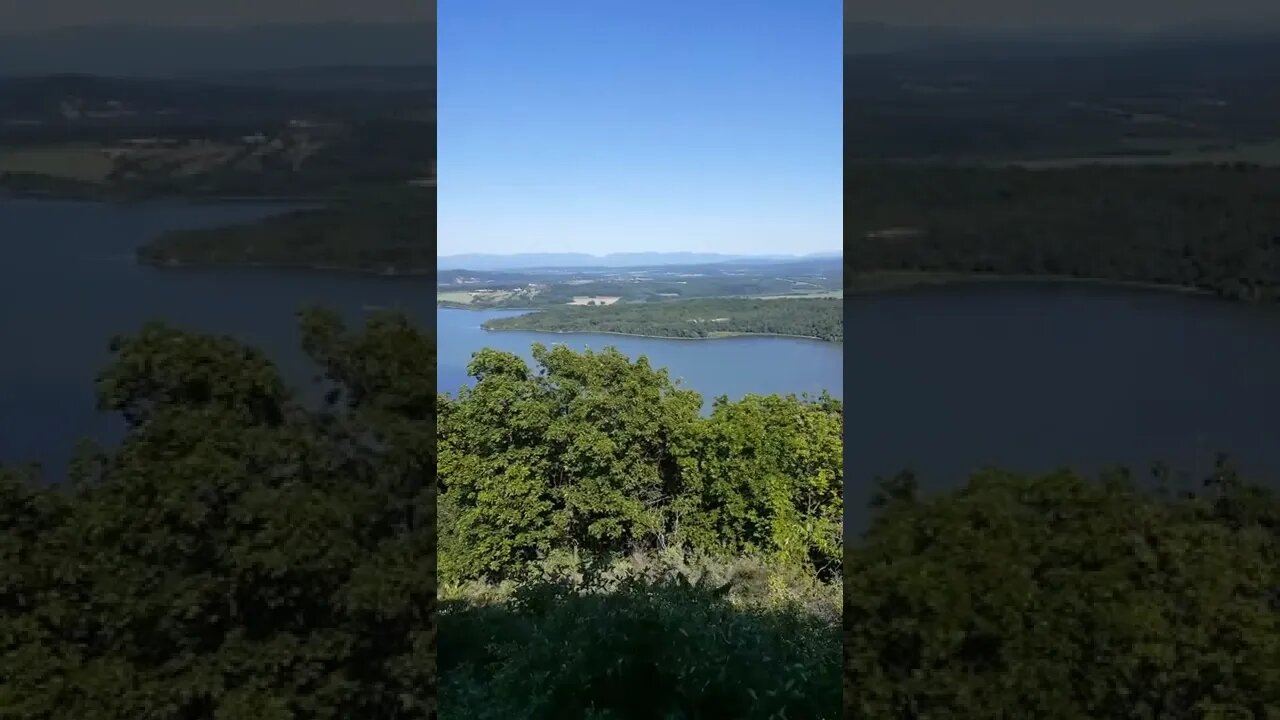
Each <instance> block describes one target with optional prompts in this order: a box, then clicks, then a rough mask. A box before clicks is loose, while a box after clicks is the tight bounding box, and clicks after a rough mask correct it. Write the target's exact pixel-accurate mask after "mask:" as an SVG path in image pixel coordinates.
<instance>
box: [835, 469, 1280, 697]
mask: <svg viewBox="0 0 1280 720" xmlns="http://www.w3.org/2000/svg"><path fill="white" fill-rule="evenodd" d="M909 485H910V483H898V484H897V486H898V487H904V488H905V487H907V486H909ZM1241 492H1244V491H1243V490H1242V491H1241ZM888 494H889V495H890V496H894V497H895V499H892V500H890V501H889V503H888V504H887V505H886V506H885V507H884V509H883V510H882V511H881V514H880V516H879V517H878V518H877V521H876V523H875V524H874V526H873V528H872V530H871V532H870V533H869V535H868V537H867V538H866V540H865V542H864V543H862V544H861V545H859V546H857V547H853V548H850V550H849V552H848V554H847V556H846V564H845V567H846V572H847V574H846V580H845V610H844V614H845V647H846V653H847V654H846V660H845V683H846V693H847V697H848V698H849V699H848V702H849V703H850V705H849V707H848V708H847V712H851V713H853V714H856V715H865V716H874V717H898V716H907V715H912V714H914V715H915V716H931V715H934V714H937V713H946V714H959V715H961V716H965V717H972V716H977V715H981V714H983V713H984V712H985V711H986V709H989V708H992V707H998V708H1035V710H1036V714H1037V715H1040V716H1046V717H1052V718H1078V717H1089V718H1117V719H1119V718H1134V717H1150V718H1162V717H1196V718H1207V717H1236V716H1239V717H1269V716H1270V715H1268V713H1273V714H1274V713H1276V712H1280V672H1277V671H1276V670H1275V669H1274V668H1277V667H1280V615H1278V614H1277V612H1276V608H1275V607H1274V605H1273V600H1272V598H1273V595H1274V592H1275V589H1276V588H1277V587H1280V569H1278V567H1280V566H1277V565H1276V564H1275V562H1274V558H1275V551H1276V547H1277V542H1278V541H1280V537H1277V536H1276V535H1275V534H1274V531H1273V530H1268V529H1266V526H1265V525H1262V524H1254V525H1242V524H1233V523H1232V522H1229V521H1224V519H1223V518H1221V517H1218V516H1216V514H1215V513H1216V512H1217V509H1216V508H1220V507H1221V503H1220V502H1207V501H1206V500H1202V499H1189V500H1188V499H1182V500H1176V501H1169V500H1161V499H1159V498H1154V497H1150V496H1148V495H1146V494H1144V493H1142V492H1140V491H1138V490H1137V489H1136V488H1135V486H1133V485H1132V484H1131V483H1129V482H1127V481H1125V480H1124V478H1123V477H1112V478H1110V479H1108V480H1106V481H1104V482H1098V483H1094V482H1089V481H1086V480H1083V479H1081V478H1078V477H1076V476H1075V475H1072V474H1070V473H1057V474H1054V475H1049V476H1046V477H1040V478H1026V477H1021V476H1017V475H1011V474H1007V473H1002V472H996V471H987V472H983V473H978V474H976V475H975V476H974V477H973V478H972V479H971V480H970V483H969V485H968V486H967V487H966V488H965V489H963V490H961V491H959V492H957V493H954V494H952V495H948V496H943V497H937V498H930V499H919V498H917V499H914V500H911V499H907V498H906V495H905V493H903V492H898V491H896V490H894V489H892V488H891V489H890V490H889V491H888ZM1255 497H1257V496H1255ZM1254 512H1255V513H1257V514H1258V515H1261V516H1269V517H1270V518H1274V517H1276V516H1277V512H1280V506H1277V505H1276V503H1275V500H1274V499H1270V500H1267V501H1266V502H1265V503H1261V504H1259V505H1256V506H1255V507H1254ZM1272 527H1274V526H1272ZM1223 713H1225V715H1224V714H1223Z"/></svg>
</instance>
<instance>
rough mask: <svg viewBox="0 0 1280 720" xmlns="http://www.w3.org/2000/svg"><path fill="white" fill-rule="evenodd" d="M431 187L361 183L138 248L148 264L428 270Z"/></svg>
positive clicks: (178, 232) (164, 237)
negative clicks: (322, 202)
mask: <svg viewBox="0 0 1280 720" xmlns="http://www.w3.org/2000/svg"><path fill="white" fill-rule="evenodd" d="M433 227H435V192H434V191H427V190H426V189H421V188H414V187H408V186H404V187H396V188H376V187H375V188H366V189H364V190H362V191H360V192H358V193H357V192H352V193H348V194H346V195H345V196H344V197H342V198H341V199H340V200H337V201H335V202H333V203H331V204H329V205H327V206H325V207H322V208H312V209H304V210H294V211H291V212H287V213H282V214H280V215H274V216H271V217H268V218H265V219H263V220H258V221H254V222H248V223H242V224H238V225H231V226H225V227H216V228H204V229H196V230H190V229H187V230H174V231H170V232H167V233H164V234H162V235H160V236H159V237H157V238H155V239H154V240H152V241H151V242H148V243H147V244H145V245H143V246H141V247H140V248H139V249H138V258H139V260H140V261H142V262H144V263H148V264H154V265H165V264H179V265H195V266H244V265H268V266H286V267H319V268H336V269H344V270H359V271H365V272H386V271H392V272H397V273H428V272H431V271H433V270H434V268H435V251H434V246H433V244H432V243H431V242H430V239H431V238H430V233H429V232H428V230H426V228H433Z"/></svg>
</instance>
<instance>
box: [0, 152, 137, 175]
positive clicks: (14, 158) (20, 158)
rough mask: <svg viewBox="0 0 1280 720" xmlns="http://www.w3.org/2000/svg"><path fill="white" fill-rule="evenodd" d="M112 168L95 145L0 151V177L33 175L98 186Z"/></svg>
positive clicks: (111, 164)
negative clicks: (9, 174)
mask: <svg viewBox="0 0 1280 720" xmlns="http://www.w3.org/2000/svg"><path fill="white" fill-rule="evenodd" d="M114 168H115V160H114V159H113V158H112V157H111V155H110V154H109V151H108V150H107V149H106V148H104V147H102V146H101V145H96V144H74V145H45V146H33V147H19V148H4V149H0V174H3V173H6V172H13V173H35V174H40V175H48V176H51V177H58V178H67V179H70V180H79V181H82V182H91V183H100V182H103V181H105V180H106V179H107V176H108V175H110V174H111V171H112V170H113V169H114Z"/></svg>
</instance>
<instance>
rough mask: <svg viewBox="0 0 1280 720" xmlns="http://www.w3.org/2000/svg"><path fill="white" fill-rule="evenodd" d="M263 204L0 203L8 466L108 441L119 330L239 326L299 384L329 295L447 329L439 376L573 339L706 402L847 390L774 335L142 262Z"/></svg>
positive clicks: (418, 290) (334, 301) (830, 366)
mask: <svg viewBox="0 0 1280 720" xmlns="http://www.w3.org/2000/svg"><path fill="white" fill-rule="evenodd" d="M280 210H281V207H280V206H264V205H262V204H243V205H234V204H217V205H201V206H192V205H182V204H173V205H143V206H132V207H119V206H108V205H93V204H84V203H71V202H35V201H10V200H0V248H3V253H4V254H3V259H4V262H3V264H0V343H3V345H2V346H0V460H2V461H5V462H41V463H43V464H44V465H45V466H46V468H47V475H49V476H51V477H57V476H58V475H60V474H61V472H62V469H63V468H64V467H65V463H66V458H67V457H68V454H69V451H70V449H71V447H72V445H73V443H74V441H75V439H77V438H80V437H89V438H94V439H97V440H101V441H111V440H112V439H114V438H116V437H118V436H119V433H120V432H121V430H122V428H121V424H120V421H119V419H118V418H117V417H116V416H114V415H111V414H106V413H99V412H97V411H96V410H95V408H94V397H95V395H94V388H93V381H94V377H95V375H96V374H97V373H98V372H99V371H100V370H101V369H102V368H103V367H104V366H105V365H106V363H107V362H108V361H109V359H110V355H109V353H108V351H107V346H108V343H109V341H110V338H111V337H112V336H113V335H116V334H122V333H133V332H136V331H137V330H138V329H139V328H140V327H141V326H142V324H143V323H145V322H147V321H148V320H164V321H167V322H170V323H172V324H175V325H178V326H180V327H183V328H189V329H193V330H199V331H204V332H214V333H223V334H229V335H233V336H234V337H236V338H237V339H240V340H242V341H244V342H247V343H250V344H253V345H256V346H258V347H261V348H263V349H264V350H266V351H267V352H268V353H269V354H270V355H271V357H272V358H273V359H274V360H276V361H277V363H279V364H280V365H281V367H282V369H283V371H284V372H285V375H286V377H288V378H289V379H290V380H291V381H292V382H293V383H294V384H295V385H296V386H303V387H305V386H306V385H307V383H308V381H309V378H310V377H311V375H312V374H313V372H314V368H312V367H311V366H310V365H309V364H308V363H307V361H306V359H305V358H304V356H303V355H302V353H301V351H300V350H299V348H298V333H297V326H296V322H295V316H296V312H297V311H298V310H299V309H301V308H303V307H305V306H308V305H314V304H323V305H326V306H328V307H331V308H333V309H335V310H339V311H340V312H342V313H343V314H344V315H346V316H347V318H348V319H349V321H351V322H353V323H358V322H359V321H360V319H361V317H362V316H363V315H365V314H366V313H367V312H368V311H369V310H370V309H375V308H392V309H398V310H402V311H404V312H406V313H407V314H409V315H410V316H411V317H413V318H414V319H415V320H417V321H418V322H420V323H421V324H423V325H424V326H425V325H430V324H431V323H432V322H433V321H438V322H439V323H440V335H439V358H440V369H439V381H440V384H441V387H442V388H443V389H449V390H456V388H457V387H458V386H459V385H461V384H462V383H464V382H467V381H468V379H467V377H466V370H465V368H466V364H467V362H468V360H469V359H470V355H471V353H472V352H474V351H475V350H478V349H480V348H481V347H483V346H486V345H487V346H492V347H497V348H500V349H504V350H511V351H514V352H518V353H520V354H521V355H524V356H525V357H526V358H527V357H528V356H529V348H530V346H531V345H532V344H533V342H535V341H539V340H540V341H542V342H543V343H545V344H552V343H555V342H565V343H568V344H570V345H571V346H573V347H575V348H581V347H583V346H587V345H589V346H591V347H593V348H602V347H604V346H605V345H613V346H616V347H618V348H619V349H620V350H622V351H623V352H626V353H628V354H632V355H638V354H646V355H648V356H649V359H650V360H651V361H652V362H653V363H654V364H655V365H661V366H667V367H669V368H670V369H671V371H672V374H673V375H674V376H676V377H679V378H681V379H683V381H684V383H685V385H686V386H688V387H691V388H693V389H695V390H698V391H700V392H702V393H703V394H704V396H706V397H708V399H709V398H710V397H711V396H714V395H718V394H722V393H723V394H728V395H730V396H733V397H740V396H741V395H743V394H745V393H748V392H754V393H771V392H796V393H800V392H804V391H809V392H813V393H817V392H818V391H820V390H822V389H827V390H829V391H831V392H832V394H835V395H837V396H838V395H839V394H840V391H841V387H840V385H841V362H842V358H841V347H840V346H839V345H835V344H828V343H818V342H809V341H798V340H793V339H781V338H768V339H766V338H752V339H733V340H717V341H706V342H690V341H674V340H670V341H669V340H652V339H644V338H626V337H620V336H610V335H583V336H579V335H548V334H538V333H524V332H511V333H506V332H502V333H497V332H493V333H490V332H485V331H482V330H480V329H479V325H480V323H481V322H482V321H483V320H484V319H485V318H486V317H488V316H489V314H486V313H474V312H467V311H447V310H446V311H436V312H435V314H431V313H432V311H435V310H436V306H435V291H434V288H433V287H432V286H431V283H430V281H429V280H426V279H421V278H383V277H372V276H358V275H349V274H324V273H312V272H288V271H279V270H217V271H212V270H208V271H206V270H201V271H196V270H182V271H175V270H159V269H154V268H148V267H144V266H140V265H138V264H137V263H136V262H135V261H134V251H135V249H136V248H137V247H138V246H139V245H141V244H143V243H145V242H146V241H147V240H149V239H150V238H152V237H154V236H155V235H156V234H158V233H160V232H163V231H165V230H168V229H173V228H186V227H205V226H214V225H221V224H226V223H231V222H240V221H245V220H251V219H254V218H258V217H263V216H266V215H270V214H273V213H277V212H280Z"/></svg>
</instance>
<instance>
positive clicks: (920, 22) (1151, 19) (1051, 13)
mask: <svg viewBox="0 0 1280 720" xmlns="http://www.w3.org/2000/svg"><path fill="white" fill-rule="evenodd" d="M844 20H845V22H846V23H849V22H883V23H890V24H895V25H914V26H932V27H949V28H958V29H975V30H986V29H990V30H1063V29H1065V30H1083V31H1106V30H1111V31H1115V30H1121V31H1131V32H1151V31H1160V30H1166V29H1176V28H1179V27H1183V26H1187V25H1197V24H1208V25H1218V24H1228V25H1239V26H1241V27H1243V28H1248V27H1250V26H1252V25H1254V24H1257V23H1266V24H1276V25H1277V26H1280V4H1278V3H1275V2H1274V0H1215V1H1214V2H1207V1H1206V0H1075V1H1074V2H1061V0H1055V1H1053V2H1047V1H1041V2H1035V1H1032V2H1027V0H969V1H968V2H965V3H943V2H938V1H937V0H932V1H926V0H845V3H844Z"/></svg>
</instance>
